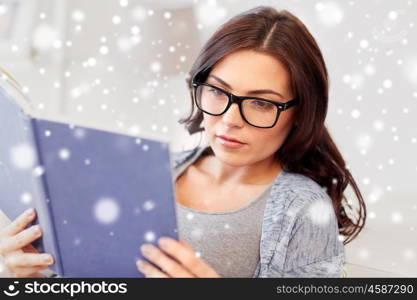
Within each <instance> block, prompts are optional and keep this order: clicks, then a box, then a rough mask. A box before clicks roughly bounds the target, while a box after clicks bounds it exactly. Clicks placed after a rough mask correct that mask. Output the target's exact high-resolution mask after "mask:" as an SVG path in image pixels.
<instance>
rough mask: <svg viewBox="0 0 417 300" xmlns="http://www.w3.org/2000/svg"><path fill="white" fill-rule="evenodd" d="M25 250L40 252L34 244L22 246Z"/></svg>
mask: <svg viewBox="0 0 417 300" xmlns="http://www.w3.org/2000/svg"><path fill="white" fill-rule="evenodd" d="M22 250H23V252H27V253H39V251H38V249H36V248H35V247H34V246H33V245H32V244H28V245H26V246H25V247H23V248H22Z"/></svg>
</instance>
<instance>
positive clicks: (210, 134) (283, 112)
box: [1, 6, 366, 277]
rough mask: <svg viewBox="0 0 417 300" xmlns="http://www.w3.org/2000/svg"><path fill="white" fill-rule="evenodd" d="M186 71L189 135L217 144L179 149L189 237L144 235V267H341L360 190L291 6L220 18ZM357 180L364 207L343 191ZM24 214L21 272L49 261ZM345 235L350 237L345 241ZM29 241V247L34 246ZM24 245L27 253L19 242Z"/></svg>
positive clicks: (17, 263)
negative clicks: (154, 239)
mask: <svg viewBox="0 0 417 300" xmlns="http://www.w3.org/2000/svg"><path fill="white" fill-rule="evenodd" d="M189 75H190V76H189V77H188V78H187V83H188V87H189V89H190V93H191V99H192V100H193V101H192V108H191V113H190V115H189V116H188V117H187V118H185V119H182V120H180V122H181V123H185V124H186V128H187V129H188V131H189V133H190V134H194V133H197V132H204V134H205V135H206V137H207V140H208V142H209V144H208V145H205V146H199V147H196V148H195V149H192V150H188V151H183V152H178V153H175V157H174V162H175V164H174V175H175V182H176V205H177V206H176V209H177V220H178V229H179V234H180V241H176V240H173V239H171V238H167V237H165V238H161V239H159V247H155V246H152V245H142V247H141V249H140V250H141V252H142V254H143V255H144V257H145V258H146V259H147V261H141V262H138V270H139V271H140V272H142V273H143V274H145V276H146V277H221V276H223V277H339V276H341V272H342V267H343V263H344V244H347V243H348V242H350V241H351V240H352V239H354V238H355V237H356V236H357V235H358V233H359V232H360V231H361V230H362V228H363V226H364V224H365V219H366V209H365V204H364V201H363V199H362V196H361V193H360V191H359V189H358V187H357V185H356V183H355V180H354V179H353V178H352V175H351V174H350V172H349V171H348V169H347V168H346V165H345V161H344V160H343V158H342V156H341V154H340V152H339V151H338V149H337V147H336V145H335V144H334V142H333V140H332V139H331V137H330V135H329V133H328V131H327V129H326V127H325V126H324V121H325V117H326V113H327V103H328V78H327V70H326V66H325V63H324V60H323V57H322V54H321V52H320V49H319V47H318V45H317V43H316V41H315V40H314V38H313V37H312V36H311V34H310V33H309V32H308V30H307V28H306V27H305V26H304V25H303V24H302V22H301V21H300V20H299V19H297V18H296V17H295V16H294V15H292V14H291V13H289V12H287V11H277V10H275V9H274V8H271V7H265V6H261V7H256V8H254V9H251V10H249V11H246V12H244V13H241V14H239V15H237V16H235V17H234V18H232V19H230V20H229V21H228V22H226V23H225V24H223V25H222V26H221V27H220V28H219V29H218V30H217V31H216V32H215V33H214V34H213V36H212V37H211V38H210V39H209V40H208V41H207V42H206V44H205V45H204V47H203V48H202V50H201V52H200V54H199V55H198V57H197V59H196V61H195V63H194V65H193V67H192V69H191V71H190V74H189ZM348 184H351V185H352V187H353V189H354V191H355V193H356V196H357V197H358V201H359V209H358V210H357V216H356V218H355V217H354V216H348V215H347V213H346V211H345V206H347V207H348V208H349V209H351V210H352V207H351V206H350V205H349V203H347V202H346V198H345V196H344V195H343V191H344V190H345V188H346V187H347V185H348ZM32 219H33V214H32V217H28V218H26V219H25V218H24V217H23V216H21V217H20V218H18V219H17V220H16V221H15V222H13V223H12V224H11V225H10V226H9V227H8V228H7V229H6V230H5V231H3V232H2V233H1V235H2V241H5V242H3V245H6V246H3V247H2V249H1V253H2V254H3V255H4V256H5V258H6V263H7V265H8V267H9V268H10V269H12V270H13V271H14V273H15V274H18V275H20V276H39V274H40V273H39V271H40V270H42V269H45V268H46V267H47V265H48V264H47V263H44V262H43V261H41V257H42V255H41V254H39V253H23V252H22V251H21V249H22V248H23V247H30V246H27V245H30V242H31V241H33V240H35V239H36V238H38V237H39V234H38V235H37V236H35V235H34V234H32V232H31V229H26V230H23V229H24V228H25V226H26V224H28V223H29V222H30V221H31V220H32ZM342 241H343V242H342ZM27 250H29V251H32V252H33V247H32V248H27V249H26V251H27ZM18 251H20V252H18Z"/></svg>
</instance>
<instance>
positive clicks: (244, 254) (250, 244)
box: [174, 147, 272, 277]
mask: <svg viewBox="0 0 417 300" xmlns="http://www.w3.org/2000/svg"><path fill="white" fill-rule="evenodd" d="M206 149H207V147H206V148H205V147H202V148H201V149H200V150H199V151H197V152H196V153H195V154H194V155H193V156H191V157H190V158H189V159H188V160H187V161H186V162H185V163H184V164H182V165H181V166H180V167H179V168H177V169H174V179H175V181H176V180H177V178H178V176H180V175H181V174H182V173H183V172H184V171H185V169H186V168H187V167H188V166H190V165H191V164H192V163H194V161H196V160H197V158H198V157H200V155H202V154H204V153H203V152H204V151H205V150H206ZM271 187H272V183H271V184H270V185H269V186H268V187H267V188H266V189H265V190H264V191H263V192H262V193H261V194H260V195H259V196H258V197H256V198H255V199H254V200H252V201H251V202H249V203H248V204H246V205H244V206H243V207H240V208H238V209H236V210H233V211H227V212H204V211H199V210H195V209H192V208H189V207H186V206H184V205H182V204H180V203H178V202H176V213H177V225H178V233H179V234H180V235H181V236H182V237H183V238H184V239H185V241H186V242H187V243H188V244H189V245H190V246H191V247H192V248H193V249H194V251H196V252H198V253H199V254H200V258H201V259H202V260H204V261H205V262H206V263H207V264H209V265H210V266H211V267H212V268H213V269H214V270H216V272H217V273H218V274H219V275H221V276H222V277H252V276H253V274H254V272H255V269H256V265H257V263H258V261H259V257H260V256H259V245H260V240H261V233H262V219H263V215H264V208H265V203H266V200H267V198H268V195H269V193H270V190H271ZM231 201H232V200H231Z"/></svg>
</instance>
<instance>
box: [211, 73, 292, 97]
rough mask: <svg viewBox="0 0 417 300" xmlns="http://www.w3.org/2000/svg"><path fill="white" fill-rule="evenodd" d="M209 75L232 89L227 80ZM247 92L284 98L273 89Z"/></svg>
mask: <svg viewBox="0 0 417 300" xmlns="http://www.w3.org/2000/svg"><path fill="white" fill-rule="evenodd" d="M209 77H212V78H214V79H215V80H217V81H218V82H220V83H221V84H223V85H224V86H226V87H227V88H229V89H232V87H231V86H230V84H228V83H227V82H225V81H224V80H223V79H221V78H219V77H217V76H216V75H209V76H208V78H209ZM248 94H252V95H258V94H274V95H277V96H279V97H281V98H283V99H286V98H285V97H284V96H283V95H281V94H280V93H278V92H275V91H273V90H253V91H248Z"/></svg>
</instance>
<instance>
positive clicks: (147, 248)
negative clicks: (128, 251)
mask: <svg viewBox="0 0 417 300" xmlns="http://www.w3.org/2000/svg"><path fill="white" fill-rule="evenodd" d="M140 251H142V253H143V254H149V253H151V247H150V246H149V245H148V244H143V245H142V246H141V247H140Z"/></svg>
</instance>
